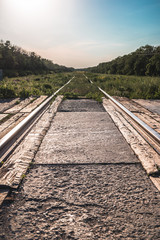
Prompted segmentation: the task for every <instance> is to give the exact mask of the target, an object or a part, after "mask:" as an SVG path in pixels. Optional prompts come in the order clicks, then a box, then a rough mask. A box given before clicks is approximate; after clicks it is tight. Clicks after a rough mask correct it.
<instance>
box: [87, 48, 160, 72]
mask: <svg viewBox="0 0 160 240" xmlns="http://www.w3.org/2000/svg"><path fill="white" fill-rule="evenodd" d="M87 70H88V71H90V72H94V73H107V74H120V75H137V76H145V75H146V76H160V46H158V47H153V46H150V45H146V46H142V47H140V48H139V49H137V50H136V51H135V52H132V53H130V54H128V55H124V56H123V57H118V58H116V59H114V60H112V61H110V62H104V63H100V64H99V65H98V66H97V67H92V68H88V69H87Z"/></svg>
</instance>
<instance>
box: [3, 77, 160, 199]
mask: <svg viewBox="0 0 160 240" xmlns="http://www.w3.org/2000/svg"><path fill="white" fill-rule="evenodd" d="M84 76H85V77H86V79H88V78H87V76H86V75H84ZM73 78H74V77H73ZM73 78H72V79H73ZM72 79H70V80H69V81H68V82H67V83H66V84H65V85H64V86H62V87H61V88H60V89H58V90H57V91H56V92H55V93H54V94H53V95H52V96H51V97H49V98H48V99H46V100H45V101H44V102H43V103H42V104H41V105H40V106H39V107H38V108H36V109H35V110H34V111H33V112H31V113H30V114H29V115H28V116H27V117H26V118H25V119H24V120H23V121H22V122H20V123H19V124H18V125H17V126H16V127H15V128H13V129H12V130H11V131H10V132H9V133H8V134H6V135H5V136H4V137H3V138H2V139H1V140H0V158H1V162H4V161H5V160H6V159H7V158H8V156H9V155H10V154H11V153H12V152H13V151H14V150H15V149H16V147H17V146H18V145H19V143H20V141H21V140H22V139H23V138H24V136H26V135H27V134H28V132H29V131H30V129H31V128H32V127H33V125H34V124H35V122H37V121H38V120H39V119H40V118H41V117H42V115H43V114H44V112H46V110H47V109H48V107H49V103H50V102H51V101H52V99H53V97H54V96H55V95H56V94H57V93H58V92H59V91H60V90H61V89H62V88H64V87H65V86H66V85H67V84H69V83H70V82H71V81H72ZM88 80H89V79H88ZM89 81H90V83H91V84H94V83H93V82H92V81H91V80H89ZM98 89H99V91H101V92H102V93H103V94H104V95H105V96H106V97H107V98H108V99H110V101H111V102H112V103H113V104H114V106H116V108H118V109H119V110H120V111H122V112H123V113H124V114H126V115H127V116H128V117H129V118H130V120H129V123H130V124H131V125H132V126H133V127H134V129H136V131H138V133H139V134H140V135H141V136H142V137H143V138H144V139H145V141H147V142H148V143H149V145H150V146H151V147H152V148H153V149H154V151H156V153H157V154H158V155H160V134H159V133H158V132H156V131H155V130H154V129H152V128H151V127H150V126H148V125H147V124H146V123H145V122H143V121H142V120H140V119H139V118H138V117H137V116H135V115H134V114H133V113H132V112H130V111H129V110H128V109H127V108H125V107H124V106H123V105H122V104H121V103H119V102H118V101H116V100H115V99H114V98H113V97H111V96H110V95H108V94H107V93H106V92H105V91H104V90H102V89H101V88H100V87H98ZM157 174H158V169H157ZM151 178H152V177H151ZM151 180H152V181H153V182H154V184H155V185H156V186H157V188H158V189H159V190H160V187H159V186H160V185H159V184H157V182H155V179H154V178H153V179H151ZM11 188H12V186H9V185H2V184H0V193H1V194H0V202H2V201H3V200H4V198H5V197H6V196H7V194H8V192H9V191H10V189H11ZM1 199H2V200H1Z"/></svg>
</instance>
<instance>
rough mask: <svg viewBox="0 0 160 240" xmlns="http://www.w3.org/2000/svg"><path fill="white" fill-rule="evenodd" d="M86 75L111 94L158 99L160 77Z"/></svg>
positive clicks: (159, 97)
mask: <svg viewBox="0 0 160 240" xmlns="http://www.w3.org/2000/svg"><path fill="white" fill-rule="evenodd" d="M87 75H88V77H89V78H90V79H91V80H92V81H93V82H94V83H95V84H96V85H98V86H100V87H101V88H102V89H103V90H105V91H106V92H108V93H109V94H110V95H112V96H122V97H128V98H142V99H160V77H137V76H123V75H109V74H92V73H87Z"/></svg>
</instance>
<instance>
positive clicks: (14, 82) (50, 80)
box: [0, 73, 72, 98]
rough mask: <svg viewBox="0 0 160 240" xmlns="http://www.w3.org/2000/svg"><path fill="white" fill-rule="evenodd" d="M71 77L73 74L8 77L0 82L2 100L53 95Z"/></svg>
mask: <svg viewBox="0 0 160 240" xmlns="http://www.w3.org/2000/svg"><path fill="white" fill-rule="evenodd" d="M71 77H72V74H71V73H55V74H45V75H29V76H26V77H14V78H7V77H6V78H4V80H3V81H1V82H0V98H14V97H20V98H26V97H28V96H31V95H33V96H40V95H51V94H52V93H53V92H55V91H56V90H57V89H59V88H60V87H61V86H63V85H64V84H65V83H66V82H67V81H68V80H69V79H70V78H71Z"/></svg>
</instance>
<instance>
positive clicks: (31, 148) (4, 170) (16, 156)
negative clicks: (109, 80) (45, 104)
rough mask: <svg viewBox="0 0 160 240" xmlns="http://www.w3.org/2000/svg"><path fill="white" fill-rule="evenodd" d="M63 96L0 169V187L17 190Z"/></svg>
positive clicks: (55, 102)
mask: <svg viewBox="0 0 160 240" xmlns="http://www.w3.org/2000/svg"><path fill="white" fill-rule="evenodd" d="M62 99H63V96H58V97H57V98H56V99H55V101H54V102H53V104H52V105H51V106H50V108H49V109H48V110H47V111H46V112H45V114H44V115H43V116H42V117H41V118H40V120H39V121H38V122H37V124H36V125H35V126H34V127H33V128H32V130H31V132H30V133H29V134H28V135H27V136H26V138H25V139H24V140H23V142H22V143H21V144H20V145H19V146H18V147H17V148H16V150H15V151H14V153H13V154H12V155H11V156H10V158H9V159H8V160H7V161H6V162H5V163H4V164H3V166H2V167H1V168H0V185H3V186H9V187H11V188H17V187H18V186H19V184H20V182H21V180H22V178H23V176H24V175H25V173H26V171H27V169H28V167H29V164H30V163H31V162H32V161H33V159H34V156H35V153H36V152H37V150H38V148H39V146H40V144H41V142H42V140H43V137H44V136H45V134H46V132H47V130H48V129H49V127H50V124H51V121H52V119H53V117H54V115H55V113H56V111H57V109H58V106H59V104H60V103H61V101H62Z"/></svg>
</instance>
